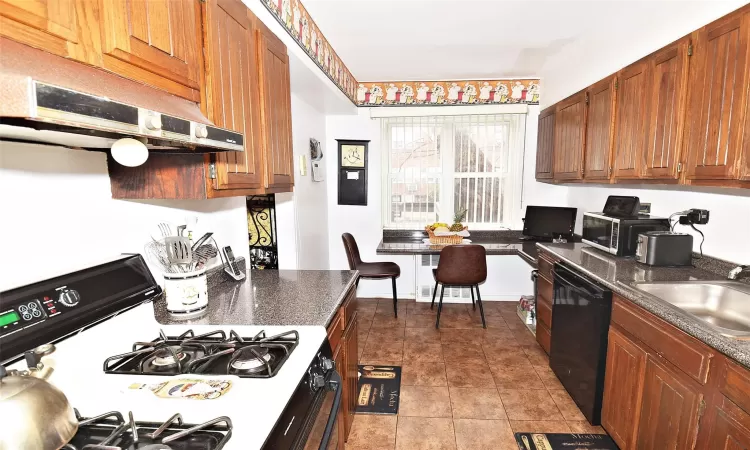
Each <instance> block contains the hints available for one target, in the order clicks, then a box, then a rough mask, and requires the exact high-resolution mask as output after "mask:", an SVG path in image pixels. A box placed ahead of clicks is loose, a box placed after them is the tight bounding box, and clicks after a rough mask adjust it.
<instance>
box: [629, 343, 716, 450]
mask: <svg viewBox="0 0 750 450" xmlns="http://www.w3.org/2000/svg"><path fill="white" fill-rule="evenodd" d="M657 358H658V357H656V356H655V355H650V354H649V355H648V356H647V358H646V369H645V370H644V376H643V390H642V403H641V411H640V420H639V425H638V431H637V434H636V446H635V448H638V449H644V450H647V449H653V450H661V449H665V448H673V449H678V448H679V449H691V448H694V447H695V439H696V436H697V434H698V420H699V419H700V416H701V414H702V410H703V408H704V407H705V406H704V405H705V402H704V400H703V395H702V394H701V393H700V389H699V386H698V385H696V383H695V382H694V381H693V380H691V379H690V378H689V377H688V376H687V375H685V374H684V373H682V372H680V371H679V370H678V369H676V368H673V367H670V365H669V363H666V362H662V361H660V360H659V359H657Z"/></svg>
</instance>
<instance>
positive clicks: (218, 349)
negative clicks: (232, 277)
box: [104, 330, 299, 378]
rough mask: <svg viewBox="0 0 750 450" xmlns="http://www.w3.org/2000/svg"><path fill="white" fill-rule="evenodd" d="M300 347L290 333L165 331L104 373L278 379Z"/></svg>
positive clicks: (108, 364) (112, 360)
mask: <svg viewBox="0 0 750 450" xmlns="http://www.w3.org/2000/svg"><path fill="white" fill-rule="evenodd" d="M297 344H299V333H297V332H296V331H288V332H286V333H281V334H278V335H275V336H266V333H265V332H263V331H261V332H260V333H258V334H256V335H255V336H252V337H243V336H240V335H239V334H237V332H235V331H233V330H232V331H229V333H226V332H224V331H223V330H216V331H212V332H210V333H205V334H201V335H196V334H195V333H194V332H193V330H188V331H186V332H184V333H182V334H181V335H179V336H167V335H166V334H164V332H163V331H161V332H160V333H159V337H158V338H157V339H154V340H153V341H148V342H136V343H135V344H133V346H132V349H131V351H130V352H128V353H123V354H119V355H115V356H111V357H109V358H107V359H106V360H105V361H104V372H105V373H116V374H122V375H128V374H133V375H165V374H174V375H176V374H180V373H199V374H203V375H230V374H231V375H236V376H239V377H240V378H270V377H273V376H275V375H276V374H277V373H278V372H279V370H280V369H281V366H283V365H284V363H285V362H286V360H287V359H288V358H289V355H290V354H291V353H292V351H293V350H294V349H295V348H296V347H297Z"/></svg>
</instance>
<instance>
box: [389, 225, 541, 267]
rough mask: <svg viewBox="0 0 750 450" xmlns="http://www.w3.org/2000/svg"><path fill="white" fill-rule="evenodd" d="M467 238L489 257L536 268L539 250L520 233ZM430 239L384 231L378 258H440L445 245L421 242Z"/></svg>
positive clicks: (417, 233) (418, 234)
mask: <svg viewBox="0 0 750 450" xmlns="http://www.w3.org/2000/svg"><path fill="white" fill-rule="evenodd" d="M470 234H471V236H469V238H468V239H470V240H471V243H472V244H479V245H481V246H483V247H484V248H485V249H486V250H487V255H518V256H520V257H521V258H523V260H524V261H526V262H527V263H529V264H531V265H532V266H533V267H536V256H537V248H536V243H535V242H532V241H522V240H521V239H520V237H521V232H520V231H516V230H507V231H473V232H471V231H470ZM426 237H427V236H426V235H425V233H424V232H423V231H390V230H386V231H384V232H383V239H382V240H381V241H380V244H379V245H378V248H377V251H376V253H377V254H378V255H437V254H440V250H442V249H443V247H444V246H443V245H428V244H425V243H424V242H423V241H422V240H423V239H425V238H426Z"/></svg>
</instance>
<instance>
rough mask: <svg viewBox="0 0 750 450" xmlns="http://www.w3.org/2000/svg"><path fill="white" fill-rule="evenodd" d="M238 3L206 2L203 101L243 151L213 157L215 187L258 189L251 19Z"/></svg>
mask: <svg viewBox="0 0 750 450" xmlns="http://www.w3.org/2000/svg"><path fill="white" fill-rule="evenodd" d="M248 12H249V11H248V9H247V8H246V7H245V5H243V4H242V1H241V0H211V1H210V2H209V3H208V5H207V8H206V17H205V22H204V29H206V30H207V32H208V40H207V45H206V84H207V90H206V101H207V103H208V108H207V110H208V117H209V119H211V120H212V121H213V122H214V123H215V124H216V125H217V126H219V127H222V128H228V129H231V130H234V131H237V132H240V133H243V134H244V137H245V141H244V144H245V151H244V152H241V153H240V152H223V153H217V154H216V178H215V179H214V183H213V188H214V189H258V188H262V187H263V170H262V161H261V158H260V142H259V139H260V117H259V115H260V114H259V113H258V110H259V93H258V63H257V59H256V58H257V54H256V44H255V33H256V30H257V28H256V25H255V19H254V17H252V16H250V15H249V14H248Z"/></svg>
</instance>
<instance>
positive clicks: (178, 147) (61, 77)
mask: <svg viewBox="0 0 750 450" xmlns="http://www.w3.org/2000/svg"><path fill="white" fill-rule="evenodd" d="M0 48H2V53H1V54H0V99H2V101H0V140H4V141H20V142H38V143H46V144H54V145H62V146H65V147H72V148H82V149H87V150H108V149H109V148H110V147H111V146H112V144H113V143H114V142H115V141H117V140H118V139H121V138H126V137H130V138H135V139H138V140H140V141H141V142H143V143H144V144H146V147H147V148H148V149H149V151H160V152H167V153H170V152H171V153H215V152H223V151H239V152H241V151H243V150H244V136H243V135H242V134H241V133H237V132H235V131H231V130H226V129H223V128H218V127H215V126H213V124H211V122H210V121H209V120H208V119H207V118H206V117H205V116H203V114H202V113H201V110H200V107H199V105H198V104H196V103H194V102H191V101H189V100H187V99H183V98H181V97H177V96H174V95H172V94H168V93H166V92H164V91H161V90H159V89H156V88H153V87H150V86H147V85H145V84H141V83H138V82H136V81H132V80H128V79H125V78H122V77H120V76H119V75H115V74H113V73H111V72H107V71H105V70H102V69H98V68H95V67H91V66H88V65H85V64H83V63H79V62H75V61H72V60H68V59H65V58H62V57H60V56H56V55H53V54H51V53H47V52H44V51H41V50H38V49H35V48H32V47H28V46H26V45H22V44H18V43H16V42H13V41H10V40H8V39H5V38H0Z"/></svg>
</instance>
